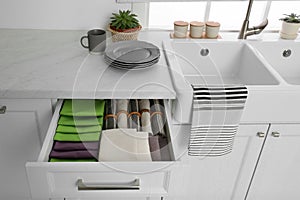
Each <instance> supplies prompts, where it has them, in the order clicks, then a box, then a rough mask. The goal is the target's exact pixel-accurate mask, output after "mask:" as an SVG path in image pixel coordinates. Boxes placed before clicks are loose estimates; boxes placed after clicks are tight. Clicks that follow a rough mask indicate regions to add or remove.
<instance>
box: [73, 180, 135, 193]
mask: <svg viewBox="0 0 300 200" xmlns="http://www.w3.org/2000/svg"><path fill="white" fill-rule="evenodd" d="M77 187H78V190H139V189H140V179H134V180H133V181H131V182H128V183H114V184H107V183H84V182H83V180H82V179H78V181H77Z"/></svg>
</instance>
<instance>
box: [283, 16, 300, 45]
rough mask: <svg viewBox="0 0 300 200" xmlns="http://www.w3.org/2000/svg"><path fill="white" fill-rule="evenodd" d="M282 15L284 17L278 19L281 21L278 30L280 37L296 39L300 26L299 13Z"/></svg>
mask: <svg viewBox="0 0 300 200" xmlns="http://www.w3.org/2000/svg"><path fill="white" fill-rule="evenodd" d="M284 15H285V17H284V18H281V19H279V20H281V21H283V22H282V28H281V31H280V37H281V38H283V39H292V40H293V39H296V38H297V36H298V30H299V27H300V15H297V14H295V13H291V14H289V15H288V14H284Z"/></svg>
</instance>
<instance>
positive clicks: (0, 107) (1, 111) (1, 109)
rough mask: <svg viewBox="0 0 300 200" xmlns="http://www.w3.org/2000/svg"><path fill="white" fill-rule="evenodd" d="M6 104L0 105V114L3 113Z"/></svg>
mask: <svg viewBox="0 0 300 200" xmlns="http://www.w3.org/2000/svg"><path fill="white" fill-rule="evenodd" d="M5 112H6V106H0V114H5Z"/></svg>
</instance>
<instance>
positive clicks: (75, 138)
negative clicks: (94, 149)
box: [53, 132, 100, 142]
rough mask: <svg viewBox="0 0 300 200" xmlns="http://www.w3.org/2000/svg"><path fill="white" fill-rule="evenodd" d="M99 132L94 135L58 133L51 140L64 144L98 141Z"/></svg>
mask: <svg viewBox="0 0 300 200" xmlns="http://www.w3.org/2000/svg"><path fill="white" fill-rule="evenodd" d="M99 139H100V132H95V133H84V134H77V133H59V132H56V133H55V135H54V138H53V140H55V141H65V142H81V141H82V142H89V141H99Z"/></svg>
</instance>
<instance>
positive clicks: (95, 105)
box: [60, 99, 105, 117]
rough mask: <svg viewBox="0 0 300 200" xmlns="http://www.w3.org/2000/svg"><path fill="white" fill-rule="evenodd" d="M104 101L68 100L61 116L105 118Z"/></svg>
mask: <svg viewBox="0 0 300 200" xmlns="http://www.w3.org/2000/svg"><path fill="white" fill-rule="evenodd" d="M104 106H105V101H104V100H90V99H67V100H64V104H63V106H62V109H61V111H60V114H61V115H65V116H81V117H84V116H86V117H88V116H103V114H104Z"/></svg>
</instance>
